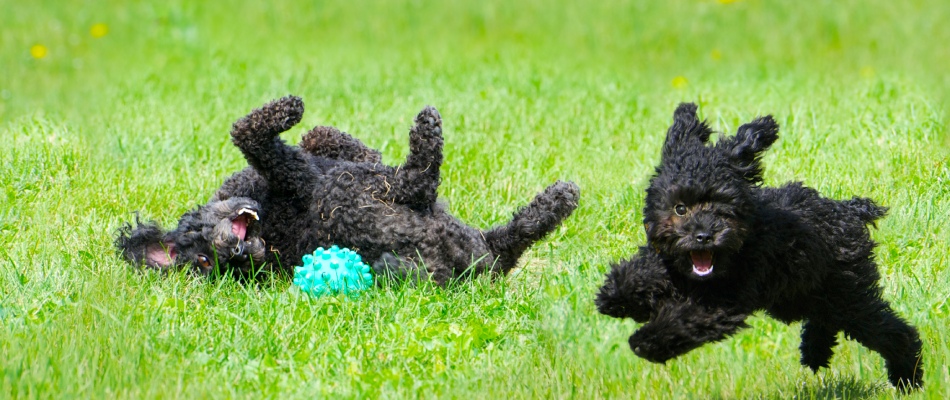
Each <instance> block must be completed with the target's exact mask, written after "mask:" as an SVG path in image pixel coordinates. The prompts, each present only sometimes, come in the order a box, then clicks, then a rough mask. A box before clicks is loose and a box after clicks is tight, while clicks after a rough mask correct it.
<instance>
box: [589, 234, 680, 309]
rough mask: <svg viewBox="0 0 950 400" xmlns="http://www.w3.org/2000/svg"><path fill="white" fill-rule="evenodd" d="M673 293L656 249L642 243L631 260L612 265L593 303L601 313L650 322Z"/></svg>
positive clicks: (671, 285)
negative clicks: (637, 252)
mask: <svg viewBox="0 0 950 400" xmlns="http://www.w3.org/2000/svg"><path fill="white" fill-rule="evenodd" d="M673 296H674V288H673V283H672V282H671V281H670V276H669V273H667V271H666V268H665V267H664V266H663V263H662V261H661V260H660V259H659V256H657V254H656V252H655V251H652V249H650V248H648V247H641V248H640V252H639V254H638V255H637V256H636V257H635V258H633V259H632V260H628V261H624V262H621V263H620V264H615V265H613V266H611V269H610V272H608V273H607V279H606V280H605V281H604V285H603V286H601V288H600V291H599V292H597V297H596V298H595V299H594V303H595V304H596V305H597V310H598V311H600V313H601V314H604V315H608V316H611V317H615V318H632V319H633V320H634V321H637V322H641V323H642V322H647V321H648V320H649V319H650V317H651V316H653V315H655V314H656V308H657V306H658V304H659V302H661V301H668V300H670V299H671V298H672V297H673Z"/></svg>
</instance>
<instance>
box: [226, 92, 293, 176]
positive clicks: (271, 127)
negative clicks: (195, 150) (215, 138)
mask: <svg viewBox="0 0 950 400" xmlns="http://www.w3.org/2000/svg"><path fill="white" fill-rule="evenodd" d="M303 110H304V108H303V100H301V99H300V98H299V97H296V96H286V97H283V98H280V99H277V100H274V101H272V102H270V103H267V104H265V105H264V106H263V107H261V108H258V109H255V110H253V111H251V113H250V114H248V115H247V116H245V117H244V118H241V119H239V120H238V121H237V122H235V123H234V125H233V126H232V127H231V139H232V141H233V142H234V145H235V146H237V147H238V148H239V149H240V150H241V153H243V154H244V158H245V159H247V163H248V164H250V165H251V166H252V167H254V169H255V170H257V172H258V173H259V174H261V176H263V177H264V179H265V180H266V181H267V183H268V185H269V187H270V189H271V190H277V191H297V190H304V188H301V187H298V186H300V185H305V184H306V183H308V182H310V180H311V179H309V178H308V177H307V176H308V175H309V174H311V173H312V172H311V171H310V169H309V166H308V165H307V162H306V160H304V159H303V157H302V155H301V154H300V151H299V150H298V149H296V148H293V147H291V146H288V145H287V144H286V143H284V141H283V140H281V139H280V136H279V135H280V133H281V132H284V131H287V130H288V129H290V128H291V127H293V126H294V125H296V124H297V123H298V122H300V119H301V118H302V117H303Z"/></svg>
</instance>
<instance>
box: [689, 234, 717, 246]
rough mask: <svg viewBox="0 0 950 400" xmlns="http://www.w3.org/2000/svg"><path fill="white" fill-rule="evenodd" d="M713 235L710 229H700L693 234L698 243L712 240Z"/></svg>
mask: <svg viewBox="0 0 950 400" xmlns="http://www.w3.org/2000/svg"><path fill="white" fill-rule="evenodd" d="M712 237H713V235H712V233H709V232H708V231H699V232H696V233H695V234H694V235H693V239H695V240H696V243H700V244H706V243H707V242H709V241H710V240H712Z"/></svg>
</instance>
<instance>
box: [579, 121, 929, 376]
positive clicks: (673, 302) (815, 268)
mask: <svg viewBox="0 0 950 400" xmlns="http://www.w3.org/2000/svg"><path fill="white" fill-rule="evenodd" d="M711 133H712V131H711V130H710V129H709V127H708V126H707V125H706V123H705V122H700V121H699V119H698V118H697V117H696V106H695V105H693V104H682V105H680V106H679V108H677V109H676V112H675V114H674V116H673V125H672V126H671V127H670V129H669V132H668V133H667V137H666V142H665V143H664V145H663V154H662V159H661V162H660V165H659V166H658V167H657V168H656V174H655V175H654V176H653V177H652V179H650V186H649V188H648V189H647V195H646V206H645V207H644V210H643V213H644V223H645V229H646V234H647V245H646V246H643V247H641V248H640V249H639V252H638V254H637V255H636V256H635V257H634V258H633V259H631V260H627V261H622V262H620V263H619V264H615V265H613V266H612V270H611V271H610V272H609V273H608V274H607V279H606V282H605V283H604V285H603V287H601V289H600V292H599V293H598V294H597V297H596V301H595V302H596V304H597V307H598V310H599V311H600V312H601V313H603V314H606V315H609V316H613V317H617V318H632V319H634V320H636V321H637V322H645V323H646V324H645V325H643V326H642V327H640V329H639V330H638V331H636V332H635V333H634V334H633V335H632V336H630V340H629V343H630V348H631V349H632V350H633V351H634V353H636V354H637V355H638V356H640V357H643V358H645V359H647V360H650V361H653V362H665V361H666V360H669V359H671V358H673V357H676V356H679V355H681V354H683V353H686V352H688V351H690V350H692V349H695V348H697V347H699V346H701V345H703V344H705V343H708V342H714V341H719V340H722V339H724V338H726V337H727V336H729V335H731V334H733V333H735V332H736V331H738V330H739V329H741V328H743V327H745V326H746V324H745V319H746V317H748V316H749V315H750V314H752V313H754V312H756V311H758V310H765V312H766V313H768V314H769V315H771V316H772V317H774V318H776V319H778V320H780V321H782V322H785V323H791V322H793V321H801V320H804V324H803V325H802V334H801V337H802V343H801V347H800V350H801V355H802V357H801V363H802V364H803V365H806V366H808V367H810V368H811V369H812V370H814V371H817V370H818V369H819V368H821V367H827V366H828V363H829V361H830V359H831V356H832V354H833V350H832V348H833V347H834V346H835V345H836V344H837V339H836V337H837V334H838V332H840V331H844V332H845V334H846V335H847V336H849V337H850V338H852V339H854V340H857V341H858V342H860V343H861V344H863V345H865V346H867V347H868V348H870V349H871V350H874V351H876V352H878V353H880V354H881V356H883V357H884V360H885V361H886V364H887V370H888V378H889V380H890V381H891V383H892V384H894V385H895V386H897V387H899V388H900V389H902V390H905V391H906V390H909V389H913V388H917V387H920V386H921V385H922V383H923V380H922V379H923V378H922V377H923V369H922V367H921V341H920V338H919V336H918V334H917V330H916V329H914V328H913V327H912V326H910V325H908V324H907V323H906V322H904V320H902V319H901V318H900V317H899V316H897V314H896V313H895V312H894V311H893V310H892V309H891V307H890V306H889V305H888V303H887V301H885V300H883V299H882V298H881V287H880V285H879V283H878V281H879V280H880V274H879V273H878V270H877V266H876V265H875V262H874V254H873V252H872V250H873V249H874V246H875V243H874V241H872V240H871V238H870V235H869V232H868V228H867V225H868V224H872V225H873V224H874V221H875V220H877V219H878V218H880V217H882V216H883V215H884V213H885V211H886V209H885V208H882V207H879V206H877V205H875V204H874V202H873V201H871V200H869V199H864V198H858V197H855V198H853V199H851V200H847V201H836V200H830V199H827V198H824V197H821V195H820V194H819V193H818V192H817V191H815V190H814V189H810V188H807V187H804V186H802V184H801V183H799V182H794V183H788V184H786V185H785V186H782V187H779V188H766V187H761V186H760V184H761V183H762V169H761V166H760V155H761V153H762V152H763V151H765V150H766V149H767V148H768V147H769V146H771V145H772V143H774V142H775V141H776V140H777V139H778V125H777V124H776V123H775V121H774V120H773V119H772V117H771V116H767V117H762V118H758V119H756V120H754V121H752V122H750V123H748V124H745V125H742V126H740V127H739V130H738V132H737V133H736V136H734V137H726V138H722V139H721V140H719V142H717V143H716V144H715V145H711V146H710V145H707V141H708V140H709V136H710V134H711Z"/></svg>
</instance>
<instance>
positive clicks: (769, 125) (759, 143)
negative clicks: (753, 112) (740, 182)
mask: <svg viewBox="0 0 950 400" xmlns="http://www.w3.org/2000/svg"><path fill="white" fill-rule="evenodd" d="M776 140H778V123H776V122H775V120H774V119H772V116H771V115H766V116H764V117H759V118H756V119H755V120H753V121H752V122H749V123H747V124H744V125H742V126H740V127H739V130H738V131H736V135H735V136H733V137H731V138H725V139H722V140H720V141H719V143H717V144H716V147H719V148H721V149H723V150H724V151H726V152H727V153H728V154H729V156H730V157H731V158H732V160H733V163H734V164H735V165H736V167H737V168H738V169H739V171H740V172H741V173H742V177H743V178H745V179H746V180H747V181H749V182H750V183H760V182H762V166H761V165H760V159H761V158H762V152H763V151H765V150H766V149H768V148H769V146H771V145H772V143H775V141H776Z"/></svg>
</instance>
